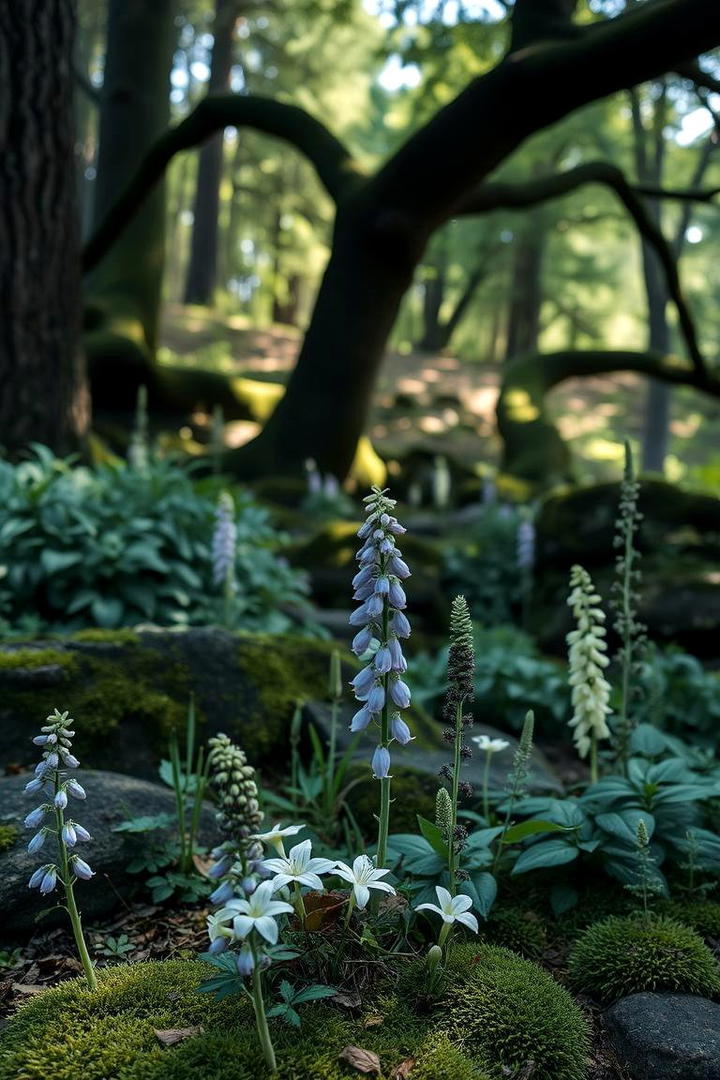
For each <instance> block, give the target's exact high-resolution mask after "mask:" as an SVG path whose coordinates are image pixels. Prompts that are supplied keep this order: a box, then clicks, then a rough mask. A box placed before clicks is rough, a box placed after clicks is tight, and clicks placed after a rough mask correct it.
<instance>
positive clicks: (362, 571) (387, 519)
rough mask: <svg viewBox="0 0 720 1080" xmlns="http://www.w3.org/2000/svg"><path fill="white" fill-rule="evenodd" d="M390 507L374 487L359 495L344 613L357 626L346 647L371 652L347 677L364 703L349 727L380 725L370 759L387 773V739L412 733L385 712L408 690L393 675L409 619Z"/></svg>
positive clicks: (402, 665) (401, 667)
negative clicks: (361, 509) (360, 516)
mask: <svg viewBox="0 0 720 1080" xmlns="http://www.w3.org/2000/svg"><path fill="white" fill-rule="evenodd" d="M394 507H395V502H394V500H393V499H390V498H388V496H387V493H386V492H384V491H381V490H380V489H378V488H373V491H372V494H371V495H369V496H368V497H367V498H366V499H365V511H366V514H367V519H366V521H365V522H364V524H363V525H362V526H361V527H360V529H359V530H358V536H359V537H360V540H361V541H362V545H361V547H360V549H359V551H358V552H357V555H356V558H357V561H358V563H359V567H360V568H359V570H358V572H357V573H356V574H355V576H354V578H353V588H354V590H355V596H354V599H355V600H357V601H359V603H360V606H359V607H358V608H357V609H356V610H355V611H353V613H352V615H351V616H350V624H351V625H352V626H355V627H358V628H359V629H358V633H357V634H356V635H355V637H354V639H353V642H352V651H353V652H354V653H355V655H356V656H361V657H364V658H365V660H366V661H367V660H368V657H371V659H370V662H369V663H366V666H365V667H364V668H363V669H362V670H361V671H360V672H358V674H357V675H356V676H355V678H354V679H353V680H352V683H351V685H352V687H353V690H354V692H355V697H356V698H357V700H358V701H361V702H363V703H364V704H363V707H362V708H361V709H359V711H358V712H356V713H355V715H354V717H353V719H352V722H351V725H350V730H351V731H353V732H356V731H363V730H364V729H365V728H366V727H368V725H369V724H370V723H371V722H373V721H374V722H375V723H376V724H377V725H378V727H379V728H380V745H379V746H378V748H377V749H376V751H375V753H374V755H373V759H372V768H373V773H374V775H375V776H376V777H378V778H386V777H388V776H389V768H390V754H389V752H388V749H387V747H388V743H389V742H390V741H391V739H395V740H396V741H397V742H399V743H400V744H401V745H404V744H405V743H407V742H409V741H410V739H411V738H412V736H411V734H410V730H409V728H408V726H407V724H406V723H405V722H404V721H402V722H401V721H400V719H399V717H398V718H397V719H395V718H391V717H390V716H389V715H388V705H389V704H390V702H392V704H393V705H394V707H395V708H397V709H406V708H408V706H409V705H410V691H409V689H408V687H407V685H406V684H405V683H404V682H403V681H402V680H401V679H399V678H398V676H399V675H401V674H403V673H404V672H405V671H406V670H407V662H406V660H405V657H404V656H403V651H402V645H401V639H403V638H406V637H408V636H409V634H410V623H409V622H408V619H407V616H406V615H405V614H404V612H403V610H402V609H403V608H405V607H406V605H407V598H406V595H405V590H404V588H403V587H402V585H401V581H404V580H405V579H406V578H408V577H409V576H410V569H409V567H408V565H407V563H406V562H405V560H404V559H403V558H402V552H401V551H400V550H399V548H397V547H396V542H395V538H396V537H398V536H402V534H403V533H404V532H405V529H404V527H403V526H402V525H400V523H399V522H398V520H397V518H396V517H395V516H394V514H393V513H392V511H393V509H394Z"/></svg>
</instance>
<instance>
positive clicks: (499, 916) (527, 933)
mask: <svg viewBox="0 0 720 1080" xmlns="http://www.w3.org/2000/svg"><path fill="white" fill-rule="evenodd" d="M481 934H482V937H483V938H484V939H485V940H486V941H489V942H490V943H491V944H492V945H502V946H504V947H505V948H506V949H512V951H513V952H516V953H519V954H520V956H525V957H527V958H528V960H540V959H541V957H542V955H543V953H544V952H545V949H546V948H547V932H546V930H545V926H544V924H543V922H542V921H541V920H540V919H539V918H538V917H537V915H536V914H535V913H534V912H533V911H525V910H523V909H522V908H516V907H499V908H497V909H494V910H493V912H492V915H491V916H490V919H489V920H488V921H487V922H486V923H485V925H484V926H483V927H482V928H481Z"/></svg>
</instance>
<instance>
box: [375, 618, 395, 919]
mask: <svg viewBox="0 0 720 1080" xmlns="http://www.w3.org/2000/svg"><path fill="white" fill-rule="evenodd" d="M388 623H389V614H388V602H387V600H384V601H383V616H382V627H383V629H382V634H383V637H382V639H383V641H387V638H388ZM383 686H384V688H385V704H384V705H383V709H382V713H381V715H380V745H381V746H384V747H386V748H387V745H388V743H389V742H390V709H389V707H388V690H389V688H390V678H389V676H388V675H385V676H384V677H383ZM390 781H391V777H389V776H383V777H382V779H381V780H380V817H379V819H378V842H377V856H376V858H375V865H376V866H377V868H378V870H379V869H381V868H382V867H384V866H385V861H386V859H387V840H388V834H389V832H390ZM378 900H379V897H378V898H376V903H375V905H374V906H375V908H377V901H378Z"/></svg>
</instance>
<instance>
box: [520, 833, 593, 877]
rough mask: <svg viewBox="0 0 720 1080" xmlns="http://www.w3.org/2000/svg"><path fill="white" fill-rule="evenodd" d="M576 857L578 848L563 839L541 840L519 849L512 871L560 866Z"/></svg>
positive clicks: (525, 871)
mask: <svg viewBox="0 0 720 1080" xmlns="http://www.w3.org/2000/svg"><path fill="white" fill-rule="evenodd" d="M577 857H578V849H577V848H576V847H575V846H574V845H573V844H569V843H568V842H567V841H565V840H559V839H555V840H541V841H540V843H539V844H533V846H532V847H529V848H527V849H526V850H525V851H521V852H520V855H519V856H518V858H517V860H516V862H515V865H514V866H513V868H512V873H513V874H514V875H517V874H527V873H528V871H530V870H541V869H546V868H548V867H552V866H562V865H563V864H564V863H569V862H572V861H573V860H574V859H577Z"/></svg>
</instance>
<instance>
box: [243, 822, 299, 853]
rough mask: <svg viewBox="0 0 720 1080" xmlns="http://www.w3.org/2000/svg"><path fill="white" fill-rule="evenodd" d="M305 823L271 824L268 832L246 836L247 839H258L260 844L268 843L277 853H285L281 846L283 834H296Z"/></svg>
mask: <svg viewBox="0 0 720 1080" xmlns="http://www.w3.org/2000/svg"><path fill="white" fill-rule="evenodd" d="M305 827H306V826H305V825H286V826H285V827H284V828H283V826H282V825H273V827H272V829H270V831H269V832H264V833H255V835H254V836H250V837H248V839H249V840H259V841H260V843H261V844H269V845H270V846H271V847H274V848H275V850H276V851H277V853H278V854H279V855H284V854H285V848H284V847H283V837H284V836H297V834H298V833H299V832H302V830H303V829H304V828H305Z"/></svg>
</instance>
